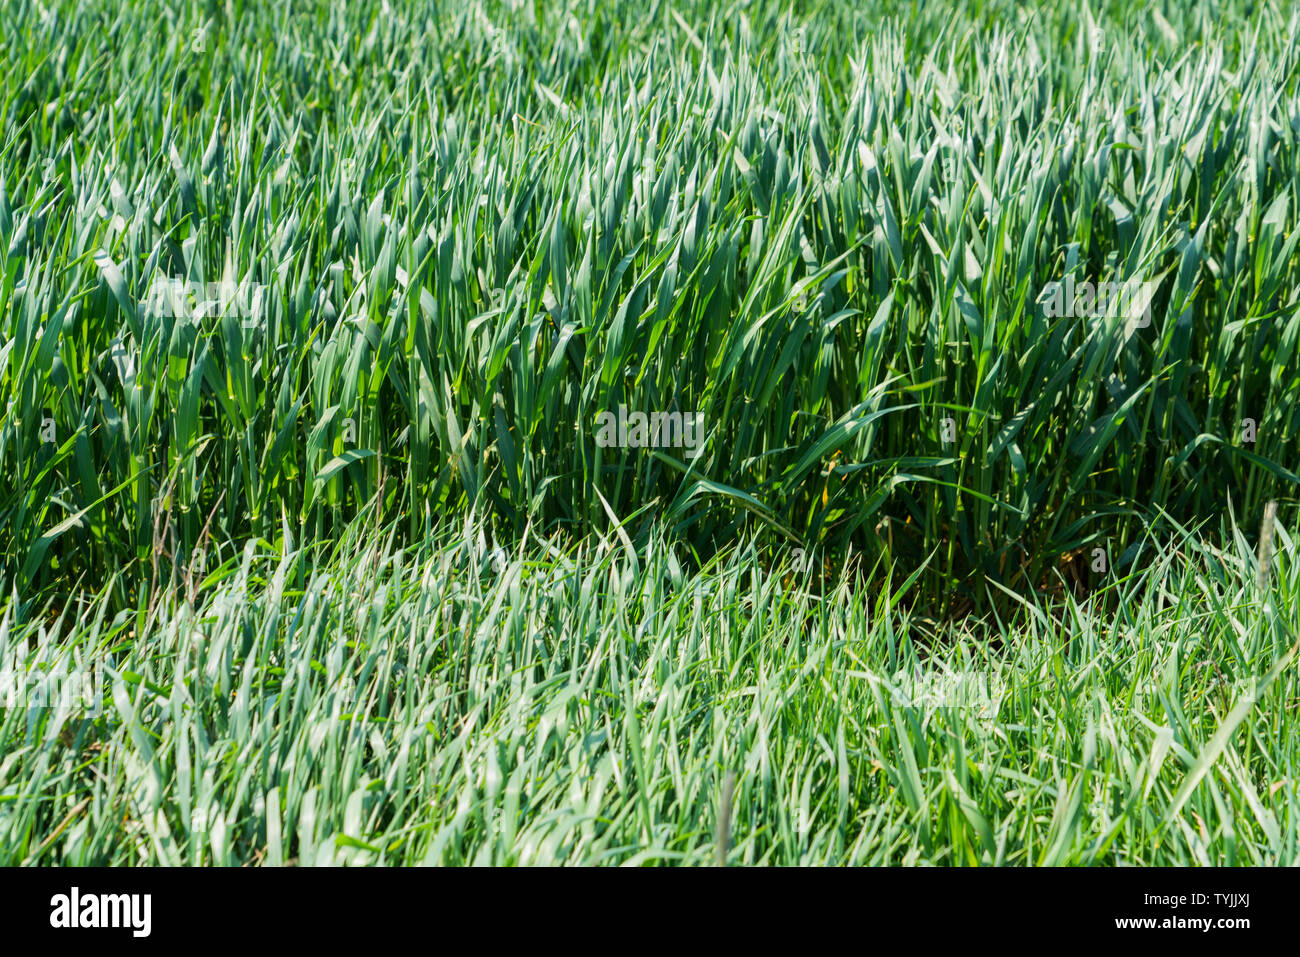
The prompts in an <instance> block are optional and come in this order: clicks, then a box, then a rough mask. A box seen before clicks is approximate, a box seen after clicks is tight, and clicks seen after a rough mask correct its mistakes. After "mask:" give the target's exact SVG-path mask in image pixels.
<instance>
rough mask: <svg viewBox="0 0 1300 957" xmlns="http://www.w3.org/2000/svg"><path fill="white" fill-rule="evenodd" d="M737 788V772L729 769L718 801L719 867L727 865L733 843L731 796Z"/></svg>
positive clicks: (717, 842) (717, 841) (716, 840)
mask: <svg viewBox="0 0 1300 957" xmlns="http://www.w3.org/2000/svg"><path fill="white" fill-rule="evenodd" d="M735 790H736V772H735V771H728V772H727V776H726V777H725V778H723V780H722V799H721V800H720V801H719V802H718V832H717V835H716V839H715V842H716V845H717V847H716V851H717V860H716V863H717V865H718V867H726V866H727V852H728V850H729V849H730V844H731V797H732V795H733V794H734V793H735Z"/></svg>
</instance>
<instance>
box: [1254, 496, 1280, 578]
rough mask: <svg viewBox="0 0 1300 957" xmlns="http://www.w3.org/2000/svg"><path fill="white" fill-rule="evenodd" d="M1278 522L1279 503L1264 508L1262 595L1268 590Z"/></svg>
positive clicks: (1260, 571)
mask: <svg viewBox="0 0 1300 957" xmlns="http://www.w3.org/2000/svg"><path fill="white" fill-rule="evenodd" d="M1276 520H1277V502H1269V503H1268V504H1267V505H1265V506H1264V521H1263V523H1262V524H1261V525H1260V526H1259V556H1258V557H1259V577H1258V578H1257V583H1258V585H1259V592H1260V594H1261V595H1262V594H1264V592H1265V590H1266V589H1267V588H1268V575H1269V569H1270V566H1271V565H1272V563H1273V523H1274V522H1275V521H1276Z"/></svg>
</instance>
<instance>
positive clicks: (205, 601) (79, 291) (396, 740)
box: [0, 0, 1300, 864]
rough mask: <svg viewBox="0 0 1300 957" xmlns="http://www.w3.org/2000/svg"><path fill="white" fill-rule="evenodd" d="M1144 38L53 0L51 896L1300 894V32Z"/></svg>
mask: <svg viewBox="0 0 1300 957" xmlns="http://www.w3.org/2000/svg"><path fill="white" fill-rule="evenodd" d="M1094 6H1095V7H1096V10H1095V11H1094V10H1092V9H1091V8H1089V7H1087V6H1081V7H1079V8H1078V9H1072V8H1066V9H1057V5H1055V4H1046V3H1044V4H1037V3H1030V4H1026V3H1021V2H1012V0H990V2H975V3H970V4H944V3H930V4H919V3H906V2H898V0H888V2H885V3H883V4H860V3H855V2H849V0H810V2H794V3H782V2H778V0H749V2H736V0H733V2H727V3H723V4H722V5H718V4H714V3H705V2H702V0H650V2H647V3H626V4H625V3H606V2H600V0H569V2H564V0H546V2H542V0H517V2H495V0H484V2H464V3H461V2H456V3H446V2H439V3H415V2H410V0H387V2H385V3H382V4H379V5H377V6H376V5H374V4H361V3H349V4H347V5H345V6H342V5H338V4H330V3H324V2H302V0H267V2H261V3H244V2H239V0H225V2H218V0H201V2H195V0H187V2H181V3H171V4H165V3H161V2H156V0H129V2H126V3H121V2H116V3H106V2H101V0H90V2H74V0H59V2H51V3H49V4H44V3H38V2H35V0H17V2H14V3H10V4H8V5H7V7H6V12H7V13H9V14H10V15H9V16H7V17H5V18H3V19H2V20H0V63H4V64H5V68H4V69H3V70H0V616H3V621H4V631H3V634H2V635H0V650H3V652H4V654H6V655H10V656H11V657H13V659H14V660H15V661H16V662H17V672H16V673H17V674H18V675H19V676H21V679H22V681H25V682H28V683H30V682H31V681H32V680H34V679H33V678H32V676H33V675H34V674H35V673H36V672H38V671H42V670H43V669H45V668H46V667H50V666H53V667H60V668H62V667H65V665H50V662H54V661H68V660H69V659H68V656H72V659H71V660H72V664H71V665H67V667H72V668H73V669H74V671H75V670H77V669H81V670H82V671H85V672H86V673H89V671H90V670H93V669H96V668H97V669H100V670H101V671H102V673H104V674H107V675H109V676H110V677H109V679H108V680H107V684H106V698H105V702H104V710H103V711H102V713H92V712H89V711H86V710H85V709H78V708H72V709H71V710H68V711H67V712H66V713H65V712H63V711H50V710H40V709H33V708H26V707H22V706H14V707H7V708H0V834H2V835H3V837H0V860H13V861H19V862H21V861H27V860H32V861H40V862H44V863H51V862H55V861H85V862H114V863H125V862H128V861H135V860H138V859H142V858H143V859H148V860H154V861H179V862H187V863H209V862H213V861H221V862H241V863H242V862H248V861H259V862H264V863H277V862H284V861H287V860H289V859H296V860H299V861H302V862H304V863H307V862H316V861H318V860H325V859H327V858H329V859H332V857H333V856H334V855H335V854H340V855H342V856H344V857H345V858H347V859H348V860H353V861H356V862H376V861H381V860H382V861H384V862H389V863H391V862H398V861H402V862H406V861H414V860H425V859H429V860H433V861H437V862H447V863H451V862H470V861H493V862H525V861H528V862H532V861H546V860H555V861H573V862H578V861H586V862H596V861H609V862H613V861H619V862H622V861H655V862H684V863H706V862H708V861H710V860H712V859H713V858H714V856H715V854H716V853H717V840H716V836H715V835H714V833H713V831H714V829H715V822H716V818H717V804H718V802H719V800H720V795H721V794H722V792H723V790H724V788H723V782H724V781H725V780H726V776H727V775H728V774H734V775H735V791H734V800H733V803H734V807H733V808H732V811H731V818H730V821H731V823H730V831H731V834H732V838H731V841H730V842H729V848H730V849H729V851H728V852H727V853H728V854H729V857H728V859H729V860H731V861H733V862H765V863H772V862H783V863H791V862H797V861H825V862H849V861H853V862H920V861H933V862H936V863H953V864H967V863H981V862H996V863H1014V864H1030V863H1034V864H1037V863H1067V862H1068V863H1101V862H1105V863H1116V862H1131V863H1184V862H1186V863H1207V862H1208V863H1230V862H1239V863H1256V862H1268V863H1294V862H1295V861H1296V858H1297V851H1296V840H1297V839H1296V826H1297V825H1296V820H1295V815H1294V813H1293V811H1292V809H1293V808H1294V806H1295V802H1296V794H1297V790H1296V788H1297V785H1296V776H1295V761H1294V757H1295V753H1294V747H1295V745H1294V744H1293V743H1292V742H1293V740H1295V739H1297V736H1296V735H1295V734H1294V733H1293V732H1294V722H1293V721H1292V720H1290V719H1289V718H1288V714H1289V712H1290V711H1293V709H1294V701H1295V693H1296V689H1295V682H1296V669H1295V665H1294V662H1293V660H1292V659H1291V658H1289V657H1288V655H1289V653H1290V650H1291V649H1292V648H1293V647H1294V643H1295V641H1296V637H1295V636H1296V634H1297V623H1296V621H1295V616H1296V614H1297V605H1296V602H1295V582H1296V575H1297V574H1300V572H1297V571H1296V570H1295V557H1294V549H1293V545H1292V538H1291V537H1290V535H1288V528H1290V529H1294V528H1295V519H1296V516H1297V514H1300V512H1297V496H1296V485H1297V483H1300V476H1297V474H1296V469H1297V463H1300V356H1298V353H1297V349H1298V346H1300V254H1298V252H1297V247H1298V246H1300V231H1297V230H1296V228H1295V224H1296V222H1297V213H1298V212H1300V196H1298V195H1297V187H1296V184H1297V183H1298V182H1300V148H1298V146H1300V144H1298V142H1297V140H1298V138H1300V109H1298V107H1297V102H1300V101H1298V99H1297V93H1298V89H1297V87H1298V83H1297V72H1298V68H1300V16H1298V15H1297V14H1295V13H1294V12H1292V11H1290V10H1289V9H1287V8H1285V7H1283V6H1282V5H1280V4H1278V3H1248V2H1245V0H1223V2H1208V3H1203V4H1198V5H1196V6H1195V9H1186V6H1187V5H1185V4H1182V3H1178V2H1155V3H1147V4H1143V5H1140V6H1138V7H1136V8H1131V6H1130V5H1129V4H1127V3H1119V2H1110V3H1100V4H1096V5H1094ZM173 279H180V280H184V281H188V282H192V283H199V284H213V283H220V282H234V283H244V284H250V285H251V284H255V285H257V286H260V287H263V288H264V290H265V298H264V300H263V302H264V312H263V313H262V314H261V315H260V316H258V317H257V320H256V321H255V322H249V323H245V322H243V321H241V317H240V316H238V315H235V314H233V313H232V312H231V311H229V310H228V311H227V312H226V313H225V314H223V315H215V316H209V317H205V318H202V319H199V320H198V321H197V322H195V321H188V320H186V319H184V318H182V317H176V316H170V315H166V314H163V313H162V312H161V311H160V310H159V309H157V308H156V304H151V301H150V300H151V297H150V290H151V289H156V288H157V284H158V282H159V281H161V280H173ZM1066 279H1072V280H1074V281H1077V282H1080V283H1082V282H1084V281H1085V280H1086V281H1093V282H1100V281H1128V280H1134V281H1145V282H1152V283H1155V284H1156V289H1157V292H1156V296H1155V299H1154V301H1153V303H1152V310H1151V316H1150V319H1151V321H1150V323H1149V324H1148V325H1144V326H1140V327H1136V328H1135V327H1132V326H1129V325H1126V323H1125V322H1124V320H1123V318H1122V317H1110V318H1101V319H1094V318H1091V317H1088V316H1056V315H1052V314H1049V313H1050V310H1048V309H1047V308H1045V306H1044V303H1043V296H1044V291H1045V289H1046V288H1047V287H1048V286H1049V284H1050V283H1053V282H1059V281H1064V280H1066ZM620 406H626V407H627V408H629V409H631V410H640V411H644V412H668V411H680V412H687V413H689V412H696V411H698V412H699V413H700V415H701V416H702V422H703V427H704V434H705V439H704V442H703V445H702V448H701V450H700V454H699V455H698V456H695V457H690V456H687V455H685V454H684V453H683V450H681V449H677V448H663V449H645V448H620V447H612V448H607V447H601V446H600V445H599V444H598V443H597V440H596V434H597V427H596V423H597V417H598V416H599V415H600V414H601V413H602V412H606V411H610V410H616V409H618V408H619V407H620ZM1247 420H1249V423H1250V424H1249V427H1248V426H1247ZM1270 501H1277V502H1279V504H1280V510H1279V512H1278V523H1279V524H1278V533H1277V534H1278V541H1279V546H1278V547H1279V549H1280V557H1279V562H1280V570H1279V572H1278V575H1279V580H1278V581H1277V582H1276V583H1275V584H1274V585H1273V586H1268V587H1271V588H1273V589H1274V590H1273V591H1272V592H1270V593H1269V594H1270V595H1271V597H1270V598H1269V599H1268V600H1269V601H1270V602H1271V603H1272V605H1271V611H1267V610H1265V609H1264V608H1263V605H1262V603H1263V601H1264V599H1265V595H1264V593H1262V592H1261V586H1260V584H1259V583H1258V582H1256V581H1255V571H1254V570H1253V569H1252V566H1251V564H1250V561H1249V555H1250V552H1251V550H1252V549H1253V547H1254V545H1253V544H1252V542H1253V534H1254V530H1255V529H1256V528H1258V527H1259V523H1260V520H1261V516H1262V515H1263V513H1264V510H1265V505H1266V503H1268V502H1270ZM1288 523H1289V524H1288ZM1243 528H1244V529H1249V530H1250V532H1249V535H1250V536H1252V537H1251V538H1248V537H1247V536H1246V535H1243V534H1242V533H1241V532H1240V531H1238V529H1243ZM1098 550H1100V551H1098ZM1098 555H1103V556H1104V558H1105V568H1104V569H1103V568H1102V567H1101V566H1100V565H1098V564H1097V562H1098V558H1097V556H1098ZM1090 566H1091V570H1089V569H1090ZM1081 569H1082V571H1081ZM944 664H946V665H947V666H949V667H951V668H953V669H956V670H957V671H958V672H960V673H961V674H963V675H965V674H968V673H969V674H971V675H974V674H978V675H984V676H985V677H986V678H987V679H988V680H994V679H996V680H995V681H994V684H996V685H997V687H999V688H1003V689H1005V691H1006V696H1005V697H1003V698H1002V699H1001V702H1000V704H998V706H997V709H996V711H995V712H993V713H992V714H991V715H980V714H979V713H978V708H971V709H956V710H954V709H952V708H951V707H945V708H942V709H939V710H938V711H935V710H934V709H933V708H929V707H925V706H907V707H903V706H901V705H899V704H898V703H897V701H896V696H895V694H894V692H893V691H891V690H890V689H889V687H888V686H887V684H885V683H884V682H885V681H886V680H887V679H890V680H892V678H891V676H894V675H897V674H899V673H900V672H902V671H908V670H910V669H912V668H913V667H918V668H922V669H925V673H926V674H927V675H929V676H930V677H927V678H925V679H924V681H923V682H922V684H923V686H924V687H930V686H931V685H932V684H933V683H934V682H935V681H939V679H937V678H935V677H934V675H935V674H936V673H937V672H936V669H940V670H942V665H944ZM1268 676H1271V681H1270V682H1269V683H1268V684H1267V687H1263V688H1261V689H1260V690H1259V700H1258V701H1255V702H1251V701H1250V700H1249V699H1248V697H1246V696H1247V693H1248V691H1249V683H1250V682H1251V681H1255V680H1261V681H1262V680H1263V679H1264V678H1265V677H1268ZM20 683H21V682H20ZM960 687H963V688H965V687H967V685H966V684H960ZM1216 735H1218V736H1217V737H1216ZM196 815H199V817H198V818H196ZM196 820H199V821H200V823H199V824H196V823H195V822H196Z"/></svg>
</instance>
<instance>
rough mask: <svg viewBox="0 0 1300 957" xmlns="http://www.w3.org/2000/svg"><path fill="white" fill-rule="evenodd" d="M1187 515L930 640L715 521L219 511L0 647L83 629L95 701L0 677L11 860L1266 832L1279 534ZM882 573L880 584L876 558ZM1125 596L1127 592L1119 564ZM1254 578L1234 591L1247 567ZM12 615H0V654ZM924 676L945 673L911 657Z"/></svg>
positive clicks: (1103, 842) (67, 660) (57, 664)
mask: <svg viewBox="0 0 1300 957" xmlns="http://www.w3.org/2000/svg"><path fill="white" fill-rule="evenodd" d="M1278 538H1279V557H1278V558H1279V560H1278V563H1277V568H1276V572H1275V575H1274V577H1273V580H1272V581H1271V582H1270V585H1269V588H1268V591H1267V592H1266V593H1263V594H1261V592H1260V591H1259V590H1258V585H1257V582H1256V575H1255V571H1254V562H1253V559H1252V557H1251V555H1250V551H1249V549H1248V548H1247V547H1246V546H1245V543H1244V542H1241V543H1239V545H1238V547H1236V548H1234V549H1233V550H1232V551H1230V552H1228V553H1220V554H1218V555H1215V554H1213V553H1210V552H1206V551H1204V550H1201V549H1199V548H1198V546H1196V544H1195V540H1194V539H1191V538H1189V539H1187V541H1186V543H1185V547H1184V548H1183V549H1180V550H1178V551H1166V552H1156V553H1154V554H1152V555H1151V556H1150V557H1149V561H1147V562H1145V563H1144V564H1145V567H1146V569H1147V570H1146V571H1145V572H1144V574H1143V576H1142V578H1141V580H1138V579H1132V580H1121V581H1117V582H1115V583H1114V584H1113V585H1112V586H1111V590H1113V591H1114V592H1115V593H1116V595H1117V597H1118V598H1119V605H1120V608H1121V611H1119V612H1118V613H1114V614H1113V613H1111V612H1108V611H1105V610H1098V609H1097V608H1096V607H1094V604H1095V602H1089V603H1085V604H1079V603H1076V602H1074V601H1073V600H1072V599H1067V601H1066V602H1064V603H1062V604H1060V605H1056V606H1048V605H1039V606H1030V608H1029V609H1027V610H1026V621H1025V623H1024V624H1023V625H1022V626H1020V627H1017V628H999V627H998V626H996V625H994V626H990V627H982V626H971V627H969V628H967V629H963V630H960V631H957V632H955V633H951V634H949V635H947V637H946V639H945V641H943V642H942V643H938V642H936V641H935V640H934V638H933V635H932V633H931V632H930V631H929V629H928V628H927V627H926V626H925V625H924V624H923V623H918V622H917V621H915V620H911V619H909V617H908V616H907V615H906V614H900V613H899V612H898V610H897V607H896V596H897V594H898V592H900V591H902V590H903V589H904V588H905V583H903V582H897V581H894V582H890V583H888V584H887V585H885V587H878V588H864V587H861V582H860V581H859V580H858V577H857V575H856V573H855V572H856V570H854V569H850V570H847V571H845V573H844V574H843V575H842V576H838V577H837V578H836V579H835V580H834V581H832V582H829V583H828V584H827V586H826V588H825V593H824V595H823V596H822V597H820V598H817V597H813V596H812V595H810V593H809V591H808V589H807V588H806V587H802V585H803V583H802V582H801V581H800V579H799V578H798V576H797V575H795V576H794V581H795V584H794V585H793V586H790V585H786V584H784V582H783V580H785V579H787V574H786V573H788V572H790V569H788V568H775V569H767V568H765V567H764V566H763V564H762V563H761V561H759V560H757V557H756V553H755V552H754V551H752V550H750V549H746V548H739V549H736V550H734V551H732V552H731V553H729V554H728V555H727V556H726V557H725V558H720V559H719V560H718V561H717V562H716V563H715V564H713V565H711V566H709V567H708V568H706V569H704V570H703V571H702V572H700V573H699V574H697V575H694V576H691V577H685V576H684V575H683V572H682V570H681V567H680V564H679V563H677V561H676V559H675V558H674V557H673V555H672V552H671V550H670V549H669V548H668V547H667V546H666V545H656V546H652V547H651V548H650V549H649V550H648V553H647V554H646V555H644V556H642V557H641V558H634V557H632V556H631V555H629V554H628V553H627V551H626V550H625V549H623V548H622V547H621V546H619V545H617V544H605V545H601V544H595V545H590V546H586V547H581V548H574V549H569V550H561V549H559V548H557V547H556V546H555V545H554V543H549V542H545V541H530V542H529V543H528V544H527V545H526V546H525V547H524V548H523V549H522V550H521V551H520V553H518V554H515V555H511V556H509V557H508V559H507V560H506V562H505V563H504V565H503V566H502V567H501V571H499V572H498V571H496V570H495V569H494V568H493V565H492V561H491V556H490V555H489V554H487V553H485V550H484V548H483V546H482V544H481V543H480V542H479V541H478V540H477V539H476V537H475V536H474V534H473V533H472V531H469V530H467V531H466V533H465V534H464V535H463V536H460V537H456V536H448V537H446V538H445V539H443V540H440V541H438V542H437V543H431V544H429V545H428V546H426V547H424V548H422V549H420V550H418V551H401V550H396V549H391V548H389V547H386V546H383V545H377V544H376V543H377V542H378V541H381V539H380V538H378V537H376V536H374V535H373V534H365V533H359V534H356V535H349V536H347V537H345V539H344V540H343V541H342V542H341V544H340V545H339V546H338V550H337V553H335V554H333V555H330V556H323V555H313V554H311V553H309V552H304V551H299V552H289V553H285V554H278V553H274V552H273V551H272V550H270V549H267V548H258V547H256V546H250V547H249V548H248V549H247V551H246V552H245V553H244V555H243V557H242V558H241V559H240V560H239V561H238V562H235V563H232V567H231V568H229V569H227V570H226V572H225V573H224V575H223V577H222V580H221V581H220V583H219V584H216V585H214V586H213V587H212V588H211V589H210V590H209V591H207V592H206V593H205V598H204V600H203V601H202V602H201V603H199V604H198V605H195V606H191V605H189V604H188V603H186V602H184V601H183V600H177V601H174V602H171V603H167V602H166V601H164V602H163V603H161V604H160V605H159V606H157V607H155V608H154V609H152V610H151V617H150V623H149V624H142V622H141V620H140V618H137V617H135V616H133V615H130V614H122V615H119V616H117V617H115V618H114V617H110V616H109V615H107V614H105V613H104V611H103V608H102V606H99V607H92V608H87V609H84V610H81V611H80V613H79V614H78V613H77V612H74V611H71V610H70V611H69V613H68V614H66V615H64V616H63V617H62V618H61V619H60V620H59V621H58V622H56V623H53V624H51V625H50V626H49V627H48V628H43V629H42V630H41V631H40V640H39V643H38V645H37V647H39V649H40V650H39V651H35V652H34V653H32V654H31V658H30V661H29V663H28V664H29V667H40V668H48V669H49V670H50V671H51V672H53V673H62V672H64V671H65V669H66V670H67V671H71V672H73V673H75V672H76V671H77V669H79V668H80V669H83V670H84V669H85V668H87V667H88V665H87V664H86V662H89V661H92V660H95V659H96V658H98V657H99V656H100V653H101V652H100V651H99V650H101V649H108V650H110V651H111V652H112V655H113V659H114V665H113V669H112V671H109V672H107V673H106V678H105V682H104V683H105V693H104V709H103V712H102V713H101V714H99V715H97V716H96V715H92V714H88V713H86V712H84V711H83V710H81V709H77V708H69V709H64V710H48V711H37V712H30V711H26V710H24V709H20V708H14V709H10V710H9V711H7V712H5V714H4V717H3V721H2V722H0V742H3V745H4V753H5V757H4V759H3V761H0V781H2V782H3V785H0V787H2V788H3V789H2V790H0V848H2V849H3V852H2V853H3V854H4V856H5V857H6V858H7V859H8V860H9V861H11V862H15V863H17V862H40V863H45V864H53V863H64V864H73V863H76V864H135V863H141V862H148V863H170V864H209V863H215V864H235V863H248V862H258V863H264V864H278V863H288V862H290V861H297V862H299V863H302V864H323V863H327V862H343V863H352V864H364V863H386V864H396V863H419V862H432V863H444V864H460V863H493V864H542V863H610V864H613V863H681V864H707V863H709V862H710V861H712V860H713V858H714V856H715V853H716V849H717V843H718V842H717V837H716V834H715V830H716V826H717V821H718V816H719V814H718V802H719V801H720V799H721V795H722V793H723V791H724V780H725V777H726V775H727V774H728V773H734V775H735V790H734V797H733V805H732V810H731V826H730V835H731V836H730V840H728V841H726V842H725V846H726V859H727V860H728V861H729V862H730V863H735V864H739V863H750V864H757V863H764V864H809V863H835V864H842V863H855V864H868V863H870V864H886V863H892V864H900V863H905V864H916V863H936V864H979V863H985V864H1108V865H1112V864H1162V865H1171V864H1188V865H1190V864H1213V865H1230V864H1295V863H1297V862H1300V776H1298V774H1297V772H1300V735H1296V734H1295V725H1294V713H1295V707H1296V701H1297V696H1300V671H1298V670H1297V668H1296V667H1295V664H1294V655H1295V652H1296V646H1295V640H1296V635H1297V634H1300V555H1298V554H1297V552H1296V547H1295V542H1294V540H1293V539H1292V538H1291V537H1290V536H1289V535H1287V534H1286V533H1285V531H1284V530H1281V529H1279V535H1278ZM882 584H883V583H882ZM1138 592H1140V593H1141V596H1142V597H1135V593H1138ZM1265 601H1267V603H1268V604H1269V605H1270V606H1271V610H1266V609H1265V608H1264V607H1263V606H1264V602H1265ZM36 631H37V629H36V627H35V626H28V627H27V628H18V627H15V626H14V625H13V623H12V621H10V620H9V619H8V618H6V620H5V622H4V626H3V630H2V631H0V653H2V652H6V651H7V652H12V651H13V650H14V649H15V648H16V647H21V643H22V642H23V640H24V639H25V638H26V639H30V638H32V637H34V636H35V633H36ZM945 675H949V676H950V677H947V678H945V677H944V676H945Z"/></svg>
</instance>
